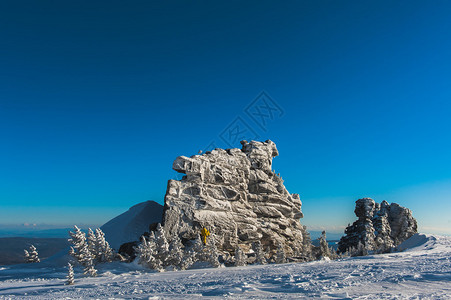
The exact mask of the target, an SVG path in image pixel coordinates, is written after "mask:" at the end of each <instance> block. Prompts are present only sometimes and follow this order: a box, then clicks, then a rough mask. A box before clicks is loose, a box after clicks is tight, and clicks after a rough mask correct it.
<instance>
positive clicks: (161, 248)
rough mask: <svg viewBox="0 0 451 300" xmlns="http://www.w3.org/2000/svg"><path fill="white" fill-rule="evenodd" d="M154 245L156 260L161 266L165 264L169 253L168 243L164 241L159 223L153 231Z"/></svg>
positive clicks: (164, 236) (163, 234) (164, 235)
mask: <svg viewBox="0 0 451 300" xmlns="http://www.w3.org/2000/svg"><path fill="white" fill-rule="evenodd" d="M155 244H156V251H157V258H158V259H160V260H161V262H162V264H164V263H165V261H166V259H167V257H168V253H169V243H168V241H167V239H166V234H165V232H164V229H163V226H161V224H160V223H158V225H157V231H155Z"/></svg>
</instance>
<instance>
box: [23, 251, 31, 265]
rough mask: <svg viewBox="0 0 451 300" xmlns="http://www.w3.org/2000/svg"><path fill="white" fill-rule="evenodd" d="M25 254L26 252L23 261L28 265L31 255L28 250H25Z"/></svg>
mask: <svg viewBox="0 0 451 300" xmlns="http://www.w3.org/2000/svg"><path fill="white" fill-rule="evenodd" d="M23 252H24V255H23V260H24V261H25V262H26V263H28V260H29V259H30V253H28V250H27V249H24V250H23Z"/></svg>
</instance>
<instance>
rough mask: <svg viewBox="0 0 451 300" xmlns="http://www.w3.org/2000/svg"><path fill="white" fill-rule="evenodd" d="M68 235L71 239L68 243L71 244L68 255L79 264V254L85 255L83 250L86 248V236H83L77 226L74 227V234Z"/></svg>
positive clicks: (70, 232)
mask: <svg viewBox="0 0 451 300" xmlns="http://www.w3.org/2000/svg"><path fill="white" fill-rule="evenodd" d="M69 235H70V237H71V238H70V239H69V240H68V241H69V242H70V243H71V244H72V246H71V249H70V250H69V254H70V255H71V256H73V257H74V258H75V259H76V260H77V261H78V262H79V263H80V261H81V258H80V253H81V252H84V253H86V250H85V249H84V248H88V244H87V242H86V234H84V233H83V232H82V231H81V230H80V228H78V227H77V225H74V232H72V231H69Z"/></svg>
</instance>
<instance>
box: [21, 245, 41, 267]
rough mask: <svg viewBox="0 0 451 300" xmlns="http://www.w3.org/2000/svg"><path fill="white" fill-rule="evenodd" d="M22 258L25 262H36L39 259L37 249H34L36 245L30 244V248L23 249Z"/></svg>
mask: <svg viewBox="0 0 451 300" xmlns="http://www.w3.org/2000/svg"><path fill="white" fill-rule="evenodd" d="M24 258H25V262H27V263H38V262H40V261H41V260H40V259H39V254H38V251H37V250H36V247H35V246H33V245H31V246H30V248H29V249H28V251H27V250H24Z"/></svg>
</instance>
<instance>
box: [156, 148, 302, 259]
mask: <svg viewBox="0 0 451 300" xmlns="http://www.w3.org/2000/svg"><path fill="white" fill-rule="evenodd" d="M241 144H242V149H227V150H223V149H215V150H213V151H211V152H207V153H205V154H203V155H194V156H192V157H185V156H180V157H178V158H177V159H176V160H175V161H174V163H173V169H174V170H176V171H178V172H180V173H184V174H186V176H184V177H183V179H182V180H180V181H179V180H170V181H169V182H168V187H167V192H166V196H165V206H164V209H165V211H164V220H163V223H164V229H165V232H166V233H167V237H168V239H171V237H173V236H176V235H177V236H180V238H182V240H183V241H185V242H186V241H189V240H195V239H196V237H197V236H198V235H199V233H200V231H201V229H202V228H203V227H206V228H208V229H209V230H210V231H211V232H213V233H215V235H216V236H217V237H218V240H217V246H218V248H219V249H220V250H222V251H228V252H229V253H234V251H235V249H236V248H237V247H241V248H242V249H243V251H245V252H248V251H249V250H250V248H251V245H252V243H253V242H260V243H261V244H262V245H263V248H264V249H268V250H270V255H274V254H275V253H276V250H277V247H278V245H279V244H281V245H282V246H283V247H284V251H285V252H286V254H287V255H289V256H293V255H296V254H298V255H299V254H302V253H304V254H305V253H306V252H307V251H309V249H310V244H309V242H308V245H307V246H303V241H304V240H305V241H307V240H308V238H306V235H307V234H308V233H307V232H306V230H305V228H304V227H303V226H302V225H301V224H300V222H299V219H300V218H302V216H303V215H302V212H301V205H302V203H301V200H300V198H299V195H298V194H290V193H289V192H288V191H287V189H286V188H285V186H284V185H283V180H282V178H281V177H280V176H279V175H277V174H276V173H275V172H274V171H273V170H272V159H273V157H275V156H277V155H278V154H279V153H278V151H277V148H276V145H275V144H274V143H273V142H272V141H269V140H268V141H266V142H256V141H251V142H247V141H242V142H241Z"/></svg>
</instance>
